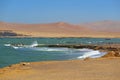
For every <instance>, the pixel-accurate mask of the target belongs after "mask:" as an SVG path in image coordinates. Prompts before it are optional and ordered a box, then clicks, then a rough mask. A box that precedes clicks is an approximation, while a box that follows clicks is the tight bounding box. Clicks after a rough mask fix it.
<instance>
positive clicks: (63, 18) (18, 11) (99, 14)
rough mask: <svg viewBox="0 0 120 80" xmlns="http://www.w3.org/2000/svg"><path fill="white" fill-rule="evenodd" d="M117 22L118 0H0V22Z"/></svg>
mask: <svg viewBox="0 0 120 80" xmlns="http://www.w3.org/2000/svg"><path fill="white" fill-rule="evenodd" d="M102 20H115V21H120V0H0V21H3V22H16V23H53V22H69V23H77V24H79V23H86V22H94V21H102Z"/></svg>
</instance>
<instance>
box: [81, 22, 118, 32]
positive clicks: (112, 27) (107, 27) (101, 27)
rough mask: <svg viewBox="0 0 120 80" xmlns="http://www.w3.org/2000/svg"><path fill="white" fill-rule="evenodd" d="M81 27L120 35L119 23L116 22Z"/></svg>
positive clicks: (87, 24) (95, 23) (89, 24)
mask: <svg viewBox="0 0 120 80" xmlns="http://www.w3.org/2000/svg"><path fill="white" fill-rule="evenodd" d="M82 25H83V26H86V27H88V28H91V29H92V30H95V31H101V32H115V33H120V22H118V21H110V20H105V21H100V22H93V23H86V24H82Z"/></svg>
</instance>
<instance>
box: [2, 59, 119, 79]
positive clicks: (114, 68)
mask: <svg viewBox="0 0 120 80" xmlns="http://www.w3.org/2000/svg"><path fill="white" fill-rule="evenodd" d="M119 68H120V58H99V59H87V60H73V61H72V60H70V61H48V62H31V63H21V64H16V65H13V66H10V67H6V68H3V69H0V80H119V79H120V69H119Z"/></svg>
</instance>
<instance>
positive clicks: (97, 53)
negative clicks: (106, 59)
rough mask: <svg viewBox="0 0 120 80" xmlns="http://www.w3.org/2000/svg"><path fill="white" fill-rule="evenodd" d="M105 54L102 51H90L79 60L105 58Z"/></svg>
mask: <svg viewBox="0 0 120 80" xmlns="http://www.w3.org/2000/svg"><path fill="white" fill-rule="evenodd" d="M104 54H105V53H102V52H100V51H89V52H86V53H84V54H83V55H82V56H79V57H77V58H79V59H85V58H88V57H90V58H97V57H101V56H103V55H104Z"/></svg>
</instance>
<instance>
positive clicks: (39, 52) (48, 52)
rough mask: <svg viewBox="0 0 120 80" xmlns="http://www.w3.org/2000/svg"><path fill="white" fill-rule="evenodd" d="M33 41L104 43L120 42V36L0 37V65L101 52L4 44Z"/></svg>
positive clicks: (75, 56)
mask: <svg viewBox="0 0 120 80" xmlns="http://www.w3.org/2000/svg"><path fill="white" fill-rule="evenodd" d="M33 41H37V42H38V43H39V44H104V43H120V38H114V39H104V38H0V67H5V66H8V65H11V64H15V63H19V62H29V61H51V60H71V59H79V58H80V57H81V56H83V54H86V53H87V55H88V52H89V54H91V53H93V52H94V53H99V52H98V51H92V52H91V50H82V49H69V48H48V47H41V48H35V49H24V50H17V49H14V48H13V47H11V46H4V44H21V43H22V44H25V45H30V44H31V43H32V42H33Z"/></svg>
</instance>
